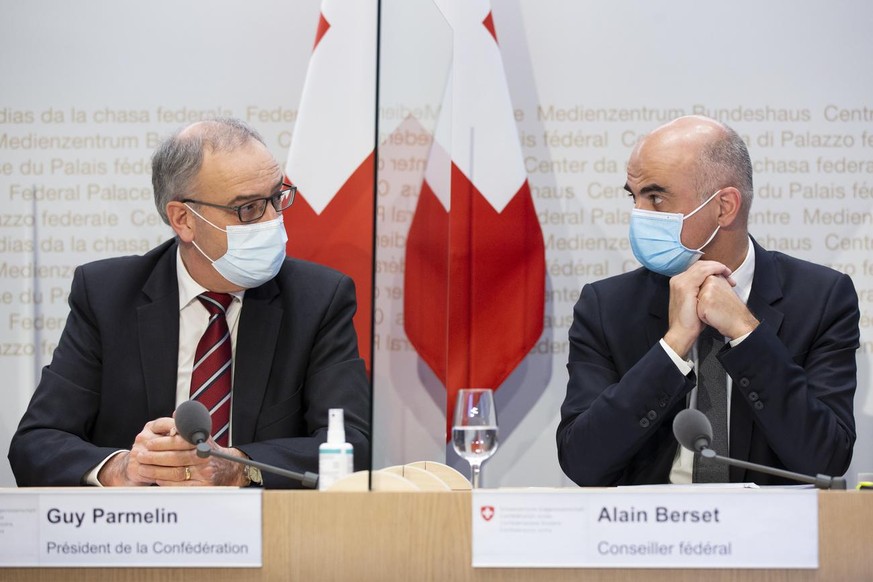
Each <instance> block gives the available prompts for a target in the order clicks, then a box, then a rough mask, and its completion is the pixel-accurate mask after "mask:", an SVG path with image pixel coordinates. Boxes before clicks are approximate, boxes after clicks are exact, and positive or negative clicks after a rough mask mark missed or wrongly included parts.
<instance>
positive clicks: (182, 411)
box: [175, 400, 318, 489]
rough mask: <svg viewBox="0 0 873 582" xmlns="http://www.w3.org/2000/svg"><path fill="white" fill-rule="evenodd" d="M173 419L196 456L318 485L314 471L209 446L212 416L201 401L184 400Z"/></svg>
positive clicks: (305, 485) (311, 486) (312, 485)
mask: <svg viewBox="0 0 873 582" xmlns="http://www.w3.org/2000/svg"><path fill="white" fill-rule="evenodd" d="M175 420H176V430H177V431H179V435H180V436H181V437H182V438H183V439H185V440H186V441H188V442H189V443H191V444H192V445H194V446H195V447H197V456H198V457H200V458H206V457H209V456H213V457H218V458H219V459H225V460H228V461H233V462H234V463H240V464H242V465H248V466H250V467H255V468H257V469H260V470H261V471H266V472H267V473H273V474H275V475H281V476H282V477H287V478H288V479H294V480H295V481H299V482H300V483H302V484H303V486H304V487H308V488H310V489H315V487H316V486H317V485H318V475H317V474H316V473H311V472H309V471H306V472H305V473H302V474H301V473H296V472H294V471H289V470H287V469H280V468H279V467H274V466H273V465H267V464H266V463H260V462H258V461H253V460H251V459H245V458H241V457H235V456H233V455H228V454H226V453H223V452H221V451H217V450H215V449H213V448H212V447H210V446H209V443H207V442H206V441H207V440H209V434H210V427H212V417H211V416H209V411H208V410H206V407H205V406H203V403H202V402H198V401H196V400H186V401H185V402H183V403H182V404H180V405H179V407H178V408H176V414H175Z"/></svg>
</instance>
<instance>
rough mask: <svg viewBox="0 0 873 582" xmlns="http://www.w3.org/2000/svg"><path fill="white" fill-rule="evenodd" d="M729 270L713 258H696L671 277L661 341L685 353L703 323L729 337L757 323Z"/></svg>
mask: <svg viewBox="0 0 873 582" xmlns="http://www.w3.org/2000/svg"><path fill="white" fill-rule="evenodd" d="M731 274H732V273H731V270H730V269H729V268H727V267H726V266H725V265H723V264H721V263H719V262H716V261H698V262H696V263H694V264H693V265H691V267H690V268H689V269H688V270H687V271H685V272H684V273H681V274H679V275H676V276H675V277H673V278H672V279H670V313H669V329H668V330H667V333H666V334H665V335H664V341H666V342H667V344H668V345H669V346H670V347H671V348H673V350H674V351H675V352H676V353H677V354H682V355H686V354H688V352H689V351H690V350H691V346H692V345H694V342H695V341H697V336H699V335H700V332H701V331H703V328H704V327H705V326H707V325H708V326H710V327H713V328H715V329H717V330H718V331H719V332H720V333H721V334H722V335H724V336H727V337H728V338H729V339H735V338H738V337H741V336H743V335H745V334H747V333H749V332H750V331H752V330H753V329H755V327H757V325H758V320H757V319H755V317H754V316H753V315H752V313H751V312H750V311H749V309H748V308H747V307H746V305H745V304H744V303H743V302H742V301H741V300H740V298H739V297H737V294H736V293H734V290H733V287H734V286H736V281H734V280H733V278H732V277H731Z"/></svg>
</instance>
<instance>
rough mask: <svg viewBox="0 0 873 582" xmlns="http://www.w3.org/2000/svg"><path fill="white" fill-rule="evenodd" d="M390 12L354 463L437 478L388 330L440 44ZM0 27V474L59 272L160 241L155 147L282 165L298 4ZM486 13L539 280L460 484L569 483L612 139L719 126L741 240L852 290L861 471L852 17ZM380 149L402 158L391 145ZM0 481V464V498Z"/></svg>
mask: <svg viewBox="0 0 873 582" xmlns="http://www.w3.org/2000/svg"><path fill="white" fill-rule="evenodd" d="M393 4H394V5H393V6H392V2H389V1H387V0H386V1H384V2H383V11H385V16H386V18H385V19H384V20H383V28H382V31H381V34H382V43H383V45H382V46H383V71H382V73H383V78H382V83H383V93H382V105H383V109H382V111H381V116H380V132H381V133H382V136H383V138H384V140H383V141H384V145H383V146H382V148H381V151H380V157H381V158H382V162H381V163H380V166H379V167H380V172H381V174H380V178H381V180H383V182H382V183H384V190H380V191H379V192H378V197H377V200H378V204H379V208H380V209H381V214H380V215H377V223H376V226H377V233H378V235H379V238H378V239H377V249H376V250H377V258H376V260H377V261H381V263H378V262H377V270H376V289H377V292H378V295H377V297H376V305H377V309H376V319H375V333H376V337H377V338H378V340H377V341H374V344H375V347H376V353H375V358H374V360H373V372H374V386H375V403H376V405H375V421H376V424H375V434H374V440H375V442H374V445H375V446H374V449H375V452H374V461H375V463H376V465H377V466H386V465H391V464H396V463H402V462H407V461H411V460H420V459H436V460H443V459H446V458H447V455H448V459H449V461H450V462H457V460H456V459H453V458H452V455H453V454H452V453H450V452H447V451H446V447H445V441H444V436H443V429H444V426H445V416H444V414H445V413H444V410H443V406H444V405H443V402H444V399H445V398H444V393H443V392H442V387H441V386H440V385H439V383H438V382H437V381H436V380H435V377H434V376H433V374H432V373H431V371H430V370H429V369H428V368H427V367H426V366H424V365H423V364H421V362H420V361H419V360H418V358H417V356H416V355H415V353H414V351H413V350H412V348H411V347H410V346H409V344H408V342H407V340H406V338H405V335H404V332H403V325H402V321H403V319H402V315H403V314H402V310H403V300H402V293H403V290H402V285H401V284H402V279H403V277H402V267H403V253H404V246H403V244H404V240H405V239H404V237H405V233H406V231H408V228H409V220H410V214H409V213H410V212H411V211H412V210H414V208H415V201H416V196H417V192H418V190H417V189H418V188H419V187H420V184H421V179H422V177H423V171H424V163H423V161H424V160H425V159H426V157H427V155H428V151H429V135H430V132H431V131H432V130H433V128H434V126H435V123H436V117H435V116H436V112H437V111H438V110H439V103H440V97H441V95H442V89H443V87H444V82H445V79H446V75H447V74H448V72H447V71H448V69H447V67H448V63H450V60H451V54H452V47H451V32H450V30H448V29H447V28H446V24H445V22H444V21H442V20H441V19H440V14H439V11H438V10H436V9H435V8H434V7H433V5H431V4H430V3H429V2H426V1H424V0H417V1H416V2H415V4H416V10H415V11H414V13H415V16H414V20H410V19H412V18H413V16H410V15H409V14H406V15H405V16H404V17H403V18H401V17H400V11H401V5H402V3H399V2H394V3H393ZM0 10H2V15H3V18H2V19H0V79H3V81H2V90H0V200H3V202H4V203H3V204H2V206H0V377H2V378H3V379H4V380H5V381H4V383H3V384H2V387H0V390H2V396H3V401H4V406H3V407H0V450H2V451H4V452H5V450H6V449H7V448H8V442H9V439H10V437H11V435H12V433H13V432H14V430H15V427H16V425H17V423H18V420H19V418H20V416H21V414H22V412H23V410H24V408H25V406H26V404H27V401H28V399H29V397H30V394H31V393H32V390H33V387H34V386H35V383H36V381H37V379H38V377H39V370H40V368H41V367H42V366H43V365H45V364H46V363H48V362H49V361H50V357H51V352H52V349H53V346H54V344H55V343H56V342H57V338H58V337H59V335H60V330H61V328H62V327H63V322H64V319H65V316H66V313H67V305H66V294H67V292H68V290H69V283H70V279H71V276H72V269H73V268H74V267H75V265H78V264H81V263H84V262H87V261H90V260H94V259H97V258H102V257H107V256H113V255H122V254H130V253H141V252H144V251H145V250H147V249H148V248H150V247H152V246H154V244H156V243H157V242H158V241H161V240H164V239H165V238H167V237H168V236H170V234H169V231H168V229H167V228H166V227H165V226H163V225H162V224H161V223H160V221H159V219H158V217H157V214H156V213H155V211H154V206H153V203H152V192H151V187H150V179H149V176H150V168H149V167H148V158H149V156H150V154H151V151H152V150H153V148H154V146H155V145H156V142H157V140H158V139H159V137H160V136H163V135H165V134H166V133H168V132H170V131H172V130H174V129H176V128H177V127H179V126H181V125H184V124H186V123H188V122H191V121H194V120H197V119H200V118H202V117H208V116H212V115H233V116H237V117H241V118H243V119H245V120H246V121H248V122H250V123H251V124H252V125H253V126H255V127H256V128H257V129H258V130H259V131H261V132H262V134H263V135H264V136H265V138H266V139H267V142H268V144H269V146H270V148H271V150H272V151H273V153H274V154H275V155H276V157H277V158H278V159H279V160H284V159H285V157H286V156H287V150H288V145H289V144H290V139H291V136H292V133H293V128H294V122H295V119H296V113H297V104H298V102H299V98H300V93H301V89H302V85H303V80H304V77H305V72H306V66H307V62H308V58H309V53H310V50H311V47H312V44H313V39H314V37H315V30H316V24H317V22H318V15H319V1H318V0H298V1H295V2H279V1H278V0H272V1H271V0H263V1H259V2H250V3H242V2H233V1H229V0H225V1H215V2H209V3H208V4H207V3H203V2H196V1H194V0H179V1H175V2H157V3H152V4H149V5H148V8H147V9H144V8H143V5H142V4H141V3H135V2H131V1H127V0H124V1H110V0H104V1H97V2H90V3H87V4H71V3H66V2H60V1H58V0H36V1H33V2H28V3H18V2H12V1H11V0H0ZM403 10H407V11H409V8H408V7H406V8H404V9H403ZM390 15H394V19H393V20H392V19H391V18H390V17H389V16H390ZM493 16H494V24H495V29H496V32H497V37H498V40H499V43H500V46H501V51H502V53H503V58H504V65H505V69H506V75H507V80H508V84H509V89H510V94H511V97H512V101H513V105H514V108H515V119H516V123H517V125H518V130H519V138H520V140H521V144H522V148H523V153H524V157H525V165H526V169H527V172H528V177H529V180H530V184H531V187H532V190H533V194H534V202H535V204H536V208H537V212H538V215H539V218H540V223H541V225H542V229H543V235H544V238H545V243H546V264H547V273H548V277H547V293H546V310H545V320H544V332H543V335H542V338H541V339H540V341H539V342H538V344H537V346H536V348H535V349H534V350H533V351H532V353H531V354H530V356H529V357H528V358H527V359H526V360H525V361H524V362H523V363H522V364H521V366H519V368H518V369H517V370H516V371H515V373H514V374H513V375H512V376H511V377H510V378H509V379H508V380H507V381H506V382H505V383H504V385H503V386H501V387H500V389H499V390H498V392H497V405H498V410H499V415H500V425H501V445H500V450H499V451H498V453H497V454H496V456H495V457H494V458H492V459H491V460H489V461H488V462H487V463H486V465H485V469H484V472H483V475H484V483H485V484H486V485H488V486H501V485H560V484H568V483H569V481H568V480H567V479H566V478H565V477H564V476H563V475H562V473H561V471H560V469H559V468H558V465H557V460H556V452H555V439H554V430H555V428H556V426H557V422H558V408H559V406H560V403H561V400H562V399H563V395H564V390H565V383H566V369H565V363H566V357H567V347H568V346H567V330H568V328H569V325H570V322H571V314H572V306H573V303H574V302H575V300H576V298H577V297H578V293H579V290H580V289H581V286H582V285H583V284H584V283H586V282H589V281H593V280H596V279H599V278H602V277H605V276H609V275H613V274H617V273H620V272H622V271H625V270H629V269H632V268H635V267H636V263H635V261H634V259H633V256H632V253H631V252H630V249H629V246H628V243H627V237H626V234H627V221H628V218H629V210H630V208H631V204H630V201H629V200H628V199H627V197H626V194H625V193H624V191H623V190H622V186H623V184H624V179H625V176H624V163H625V161H626V159H627V156H628V154H629V153H630V149H631V147H632V145H633V143H634V141H635V140H636V138H637V136H639V135H640V134H642V133H645V132H647V131H649V130H651V129H652V128H654V127H655V126H657V125H659V124H660V123H662V122H664V121H667V120H668V119H670V118H672V117H675V116H677V115H681V114H686V113H703V114H707V115H710V116H713V117H716V118H718V119H721V120H723V121H725V122H727V123H729V124H730V125H732V126H733V127H734V128H735V129H737V131H738V132H739V133H740V134H741V135H743V136H744V137H745V138H746V139H747V142H748V144H749V148H750V151H751V154H752V159H753V162H754V164H755V171H756V174H755V180H756V200H755V203H754V206H753V208H752V225H751V231H752V234H753V235H754V236H755V237H756V238H757V239H758V241H759V242H761V243H762V244H763V245H764V246H766V247H768V248H771V249H778V250H783V251H785V252H788V253H790V254H794V255H796V256H799V257H802V258H805V259H809V260H813V261H816V262H820V263H825V264H829V265H831V266H833V267H834V268H837V269H839V270H842V271H844V272H846V273H849V274H850V275H851V276H852V278H853V280H854V281H855V286H856V288H857V289H858V292H859V296H860V301H861V315H862V319H861V339H862V348H861V350H860V351H859V353H858V363H859V378H858V381H859V390H858V394H857V397H856V418H857V421H858V433H859V438H858V444H857V445H856V448H855V460H854V462H853V466H852V468H851V469H850V472H849V477H850V481H853V480H854V476H855V473H856V472H857V471H861V470H870V469H871V467H873V445H871V443H873V439H871V436H873V403H871V402H870V389H869V387H870V358H871V352H873V337H871V325H873V309H871V305H873V303H871V302H873V253H871V250H873V235H871V234H869V233H870V232H871V228H870V227H871V224H873V210H871V207H873V177H871V176H873V101H871V98H870V95H873V77H871V75H870V73H869V65H868V64H867V63H866V60H867V58H866V57H867V56H868V55H870V54H873V40H871V38H870V36H869V34H867V33H868V30H867V28H868V27H869V22H870V21H871V16H873V8H871V7H869V6H866V5H862V4H859V3H855V2H849V1H843V2H839V1H837V2H831V3H828V4H827V6H824V5H822V4H821V3H817V2H811V1H808V0H804V1H802V2H789V1H787V0H782V1H774V2H768V3H766V4H765V5H761V4H760V3H756V2H751V1H742V2H737V3H733V4H732V5H731V6H730V9H729V10H728V9H727V8H726V7H725V6H723V5H713V4H709V3H692V2H691V1H690V0H687V1H685V0H683V1H680V0H676V1H673V2H670V3H661V4H652V3H648V2H644V1H642V0H634V1H631V0H628V1H624V2H614V3H599V2H590V1H583V2H573V1H569V0H537V1H536V2H534V1H532V0H527V1H523V0H494V2H493ZM411 22H414V23H415V24H414V25H412V24H410V23H411ZM417 27H420V28H417ZM422 30H426V31H427V33H426V34H424V33H422ZM416 32H418V34H416ZM411 87H417V90H412V89H411ZM428 105H429V107H428ZM404 106H405V107H407V109H404ZM405 131H406V132H411V133H412V134H413V135H420V136H422V137H421V139H418V140H412V143H403V141H402V139H401V140H398V139H396V138H397V136H398V135H400V136H402V135H404V132H405ZM392 136H393V137H394V139H392ZM392 160H408V161H409V163H408V164H400V163H394V162H392ZM291 212H293V208H292V209H291ZM377 214H378V213H377ZM292 236H293V233H292ZM380 265H381V266H380ZM495 300H499V298H498V297H496V298H495ZM495 341H499V337H498V338H495ZM13 483H14V480H13V478H12V475H11V471H10V470H9V467H8V464H7V463H6V462H5V461H4V462H0V485H12V484H13Z"/></svg>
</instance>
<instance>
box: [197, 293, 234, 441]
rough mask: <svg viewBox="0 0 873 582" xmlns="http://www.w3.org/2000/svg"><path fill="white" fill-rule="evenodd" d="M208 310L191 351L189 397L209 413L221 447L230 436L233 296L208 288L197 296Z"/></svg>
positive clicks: (213, 431) (213, 432)
mask: <svg viewBox="0 0 873 582" xmlns="http://www.w3.org/2000/svg"><path fill="white" fill-rule="evenodd" d="M197 298H198V299H199V300H200V302H201V303H202V304H203V306H204V307H206V309H207V310H208V311H209V323H208V324H207V326H206V331H204V332H203V337H201V338H200V343H198V344H197V351H196V352H195V354H194V370H193V371H192V372H191V400H197V401H199V402H202V403H203V405H204V406H206V408H207V409H208V410H209V414H210V415H211V416H212V438H213V439H214V440H215V442H216V443H217V444H218V445H219V446H222V447H226V446H227V445H228V441H229V437H230V388H231V370H232V365H231V363H232V362H231V360H232V351H231V347H230V330H229V329H228V327H227V308H228V307H229V306H230V303H231V302H232V301H233V297H232V296H231V295H228V294H227V293H213V292H211V291H208V292H206V293H203V294H202V295H200V296H198V297H197Z"/></svg>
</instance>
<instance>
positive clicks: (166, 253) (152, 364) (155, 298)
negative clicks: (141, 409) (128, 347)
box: [137, 241, 179, 418]
mask: <svg viewBox="0 0 873 582" xmlns="http://www.w3.org/2000/svg"><path fill="white" fill-rule="evenodd" d="M143 294H144V295H145V297H146V302H145V303H144V304H143V305H140V306H139V307H137V334H138V336H139V349H140V358H141V362H142V376H143V380H144V382H145V389H146V397H147V399H148V412H149V418H159V417H161V416H167V415H168V414H169V413H170V412H172V411H173V409H174V408H175V405H176V378H177V370H178V367H179V283H178V279H177V277H176V245H175V243H173V242H172V241H171V243H170V244H169V245H168V246H167V248H165V249H164V250H163V255H162V256H161V257H160V258H159V259H158V262H157V263H156V264H155V268H154V270H153V271H152V273H151V275H150V276H149V278H148V280H147V281H146V283H145V285H144V286H143Z"/></svg>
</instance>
